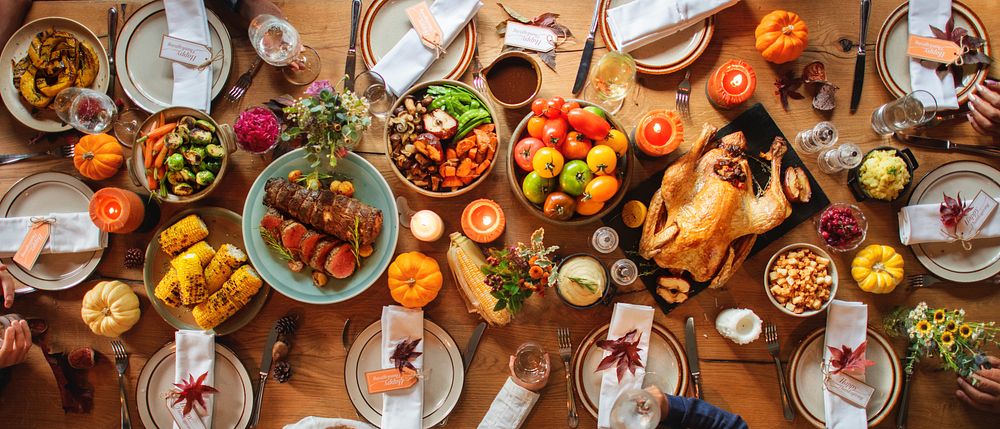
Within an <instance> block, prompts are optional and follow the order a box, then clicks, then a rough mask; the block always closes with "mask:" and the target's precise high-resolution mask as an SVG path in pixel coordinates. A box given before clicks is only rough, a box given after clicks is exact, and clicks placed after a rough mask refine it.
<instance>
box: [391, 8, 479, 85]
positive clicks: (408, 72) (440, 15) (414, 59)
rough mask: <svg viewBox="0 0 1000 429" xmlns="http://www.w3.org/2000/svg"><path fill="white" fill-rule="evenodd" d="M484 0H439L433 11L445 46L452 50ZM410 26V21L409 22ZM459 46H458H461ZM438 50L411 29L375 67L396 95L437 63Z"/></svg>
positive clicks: (442, 44)
mask: <svg viewBox="0 0 1000 429" xmlns="http://www.w3.org/2000/svg"><path fill="white" fill-rule="evenodd" d="M481 7H483V2H481V1H479V0H437V1H435V2H434V4H432V5H431V13H433V14H434V18H435V19H436V20H437V23H438V26H439V27H441V46H444V47H445V49H446V50H447V49H451V48H452V47H451V42H453V41H454V40H455V36H458V34H459V33H460V32H461V31H462V29H464V28H465V26H466V25H467V24H468V23H469V21H470V20H472V18H473V17H475V16H476V12H478V11H479V8H481ZM407 25H409V23H407ZM455 49H458V48H457V47H456V48H455ZM435 56H436V55H435V52H434V50H432V49H430V48H428V47H427V46H424V44H423V43H422V42H421V41H420V36H418V35H417V31H416V30H414V29H412V28H411V29H410V31H408V32H406V35H404V36H403V38H402V39H400V40H399V42H397V43H396V46H393V47H392V49H391V50H389V52H388V53H386V54H385V56H384V57H382V59H380V60H378V63H376V64H375V68H373V69H372V70H373V71H374V72H376V73H378V74H379V76H382V78H383V79H385V85H386V86H388V87H389V89H390V90H391V91H392V92H393V93H394V94H396V95H401V94H402V93H404V92H406V90H407V89H410V86H412V85H413V84H414V83H415V82H416V81H417V79H420V76H422V75H423V74H424V72H426V71H427V69H429V68H430V67H431V64H433V63H434V60H435V59H436V58H435Z"/></svg>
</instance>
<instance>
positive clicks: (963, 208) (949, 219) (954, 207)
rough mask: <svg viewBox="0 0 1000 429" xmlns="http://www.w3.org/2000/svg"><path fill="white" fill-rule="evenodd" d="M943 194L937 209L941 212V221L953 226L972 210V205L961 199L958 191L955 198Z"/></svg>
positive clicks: (950, 226)
mask: <svg viewBox="0 0 1000 429" xmlns="http://www.w3.org/2000/svg"><path fill="white" fill-rule="evenodd" d="M943 195H944V201H942V202H941V206H940V207H939V208H938V211H939V212H940V213H941V223H942V224H944V226H947V227H949V228H954V227H955V226H957V225H958V223H959V222H961V221H962V219H963V218H965V215H967V214H969V212H970V211H972V207H970V206H969V204H968V203H966V202H965V201H964V200H962V193H961V192H959V193H958V197H957V198H952V197H949V196H948V194H943Z"/></svg>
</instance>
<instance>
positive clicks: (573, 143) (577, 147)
mask: <svg viewBox="0 0 1000 429" xmlns="http://www.w3.org/2000/svg"><path fill="white" fill-rule="evenodd" d="M593 145H594V143H593V142H591V141H590V139H588V138H587V137H586V136H584V135H583V134H580V133H578V132H576V131H570V132H569V134H566V141H565V142H563V145H562V147H561V148H559V151H560V152H562V153H563V156H565V157H566V159H585V158H587V152H590V148H591V147H592V146H593Z"/></svg>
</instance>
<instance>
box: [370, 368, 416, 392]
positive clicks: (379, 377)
mask: <svg viewBox="0 0 1000 429" xmlns="http://www.w3.org/2000/svg"><path fill="white" fill-rule="evenodd" d="M365 382H366V383H367V384H368V393H369V394H376V393H385V392H391V391H393V390H402V389H406V388H410V387H413V386H414V385H416V384H417V372H416V371H414V370H413V369H412V368H405V367H404V368H403V371H400V370H398V369H396V368H387V369H380V370H377V371H368V372H366V373H365Z"/></svg>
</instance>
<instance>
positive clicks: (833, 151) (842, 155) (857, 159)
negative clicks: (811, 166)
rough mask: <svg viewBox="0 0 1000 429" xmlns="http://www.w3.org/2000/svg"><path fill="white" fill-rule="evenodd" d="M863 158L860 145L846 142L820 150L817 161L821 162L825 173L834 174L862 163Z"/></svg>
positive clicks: (820, 167)
mask: <svg viewBox="0 0 1000 429" xmlns="http://www.w3.org/2000/svg"><path fill="white" fill-rule="evenodd" d="M862 158H864V156H862V154H861V148H859V147H858V145H856V144H854V143H844V144H842V145H840V146H837V147H835V148H829V149H827V150H825V151H823V152H820V154H819V158H818V159H817V160H816V162H817V163H819V169H820V170H822V171H823V172H824V173H826V174H834V173H837V172H840V171H844V170H850V169H852V168H854V167H857V166H859V165H861V160H862Z"/></svg>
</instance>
